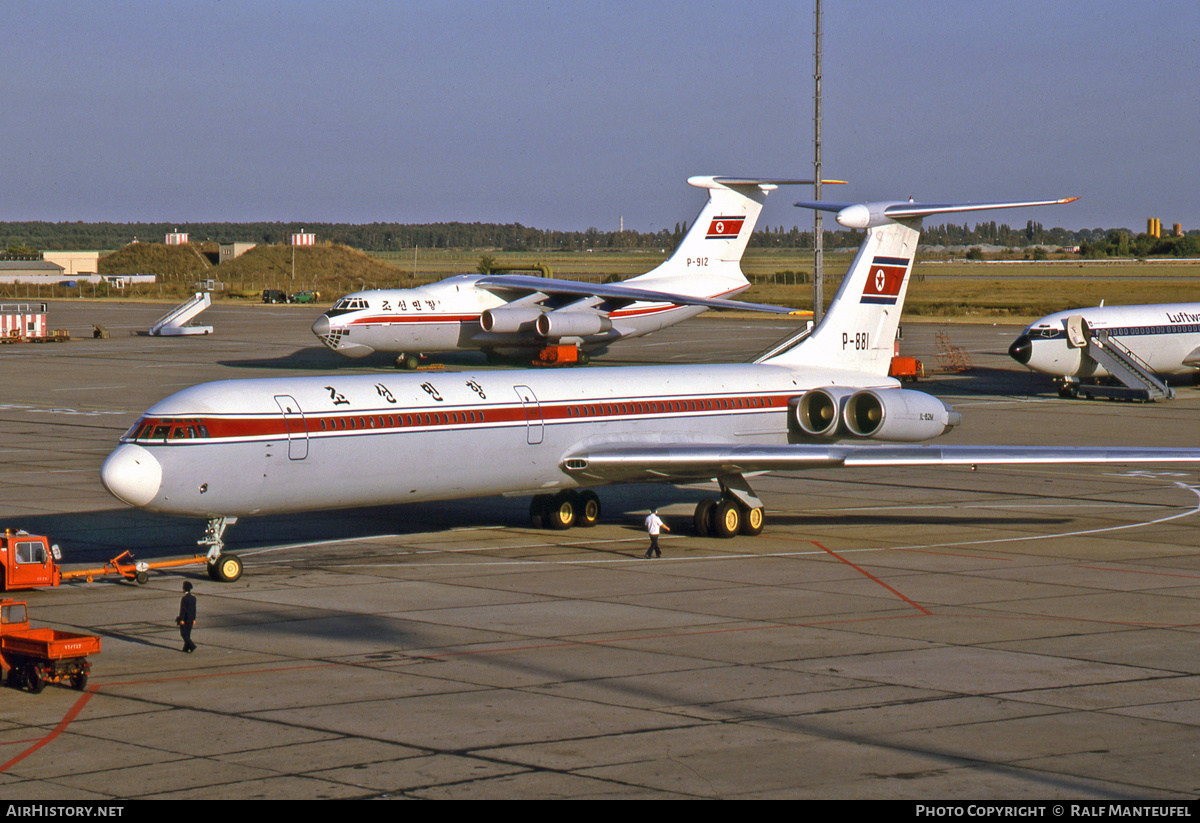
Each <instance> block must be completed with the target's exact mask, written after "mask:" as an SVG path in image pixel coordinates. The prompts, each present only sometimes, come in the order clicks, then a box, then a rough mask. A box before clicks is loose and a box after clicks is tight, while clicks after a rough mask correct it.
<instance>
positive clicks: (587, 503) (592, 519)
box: [579, 489, 600, 529]
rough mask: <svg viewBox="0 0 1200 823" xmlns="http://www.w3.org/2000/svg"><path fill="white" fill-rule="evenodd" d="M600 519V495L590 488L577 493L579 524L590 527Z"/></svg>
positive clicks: (586, 527)
mask: <svg viewBox="0 0 1200 823" xmlns="http://www.w3.org/2000/svg"><path fill="white" fill-rule="evenodd" d="M599 521H600V496H599V495H597V494H596V493H595V492H594V491H592V490H591V489H588V490H587V491H584V492H581V493H580V494H579V525H580V526H582V527H583V528H585V529H590V528H591V527H592V526H594V525H596V523H598V522H599Z"/></svg>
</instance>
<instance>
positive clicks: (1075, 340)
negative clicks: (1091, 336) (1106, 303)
mask: <svg viewBox="0 0 1200 823" xmlns="http://www.w3.org/2000/svg"><path fill="white" fill-rule="evenodd" d="M1087 344H1088V324H1087V321H1086V320H1084V319H1083V317H1082V316H1081V315H1078V314H1072V315H1071V316H1070V317H1068V318H1067V345H1068V346H1070V347H1071V348H1073V349H1086V348H1087Z"/></svg>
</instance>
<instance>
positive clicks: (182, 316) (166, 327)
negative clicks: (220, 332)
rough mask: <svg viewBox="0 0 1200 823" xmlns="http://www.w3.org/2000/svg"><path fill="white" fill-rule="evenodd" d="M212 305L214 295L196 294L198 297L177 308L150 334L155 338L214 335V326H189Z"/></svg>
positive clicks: (159, 322) (164, 317)
mask: <svg viewBox="0 0 1200 823" xmlns="http://www.w3.org/2000/svg"><path fill="white" fill-rule="evenodd" d="M211 305H212V295H210V294H209V293H208V292H196V296H195V297H193V298H192V299H190V300H188V301H187V302H186V303H183V304H182V305H179V306H176V307H175V308H174V309H172V310H171V311H170V312H168V313H167V314H166V315H164V316H163V317H162V318H161V319H160V320H159V321H158V322H157V323H155V324H154V325H153V326H151V327H150V334H152V335H154V336H155V337H159V336H162V337H169V336H174V335H179V334H212V330H213V327H212V326H189V325H187V323H189V322H190V321H191V320H192V319H193V318H195V317H196V315H198V314H199V313H200V312H202V311H204V310H205V309H207V308H208V307H209V306H211Z"/></svg>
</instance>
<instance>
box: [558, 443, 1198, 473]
mask: <svg viewBox="0 0 1200 823" xmlns="http://www.w3.org/2000/svg"><path fill="white" fill-rule="evenodd" d="M1082 463H1200V449H1186V448H1180V449H1175V448H1139V447H1130V446H1125V447H1113V448H1092V447H1075V448H1072V447H1053V446H1052V447H1041V446H918V445H899V446H897V445H865V444H863V445H858V444H842V443H838V444H829V445H822V444H811V445H810V444H795V445H781V446H739V445H734V444H706V443H678V444H640V443H611V444H595V445H591V446H588V447H586V448H583V449H579V450H577V451H574V452H571V453H569V454H568V455H566V456H565V457H564V458H563V459H562V461H561V462H560V466H561V468H562V469H563V470H564V471H565V472H566V473H567V474H569V475H572V476H574V477H578V478H580V479H581V480H586V479H592V480H603V481H606V482H650V481H671V482H681V481H689V480H708V479H712V478H716V477H721V476H725V475H731V474H750V473H753V472H766V471H801V470H804V469H825V468H839V467H844V468H854V467H865V466H974V465H980V466H985V465H1004V464H1008V465H1014V464H1025V465H1035V464H1082Z"/></svg>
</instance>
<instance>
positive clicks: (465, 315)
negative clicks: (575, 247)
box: [312, 177, 842, 369]
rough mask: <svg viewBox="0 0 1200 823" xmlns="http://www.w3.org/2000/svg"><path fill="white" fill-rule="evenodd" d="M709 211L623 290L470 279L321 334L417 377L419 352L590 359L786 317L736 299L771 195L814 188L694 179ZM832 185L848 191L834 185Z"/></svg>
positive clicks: (357, 299)
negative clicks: (694, 329) (387, 358)
mask: <svg viewBox="0 0 1200 823" xmlns="http://www.w3.org/2000/svg"><path fill="white" fill-rule="evenodd" d="M688 182H689V183H691V184H692V185H693V186H696V187H698V188H702V189H707V190H708V202H707V203H706V204H705V205H704V208H703V209H701V211H700V215H699V216H698V217H697V218H696V220H695V222H693V223H692V227H691V229H689V230H688V232H687V234H686V235H685V236H684V238H683V240H682V241H681V242H680V244H679V248H677V249H676V250H675V252H674V253H673V254H672V255H671V257H670V258H669V259H667V260H666V261H665V262H663V263H662V264H661V265H659V266H657V267H656V268H654V269H652V270H651V271H649V272H646V273H645V274H642V275H639V276H637V277H632V278H630V279H629V280H625V281H623V282H621V283H606V284H601V283H583V282H578V281H574V280H556V279H553V278H549V277H534V276H531V275H523V274H495V275H478V274H462V275H457V276H455V277H449V278H447V279H445V280H441V281H439V282H437V283H432V284H430V285H428V286H418V287H416V288H412V289H383V290H374V291H362V292H356V293H355V294H348V295H346V296H345V297H343V298H342V299H341V300H339V301H337V303H335V304H334V306H333V308H331V309H330V310H329V311H327V312H325V314H323V315H321V316H320V317H318V318H317V320H316V322H315V323H313V326H312V331H313V334H315V335H316V336H317V337H318V338H319V339H320V340H321V342H322V343H324V344H325V345H326V346H328V347H329V348H331V349H333V350H334V351H336V352H337V353H338V354H343V355H345V356H347V357H365V356H366V355H368V354H371V353H372V352H388V353H390V354H393V355H395V357H396V365H398V366H401V367H403V368H407V369H414V368H416V367H417V365H418V363H419V356H420V355H421V354H429V353H436V352H453V351H463V350H472V351H480V350H482V351H484V352H487V353H488V354H491V355H501V356H507V357H517V356H528V357H532V356H533V355H535V354H537V353H538V352H539V351H541V350H543V349H545V348H546V347H547V346H550V345H566V346H570V347H574V348H573V353H574V354H576V357H577V359H579V360H583V361H585V362H586V360H587V358H588V356H589V355H591V354H596V353H599V352H602V351H603V350H604V349H605V348H606V347H607V346H609V345H611V344H612V343H614V342H616V341H617V340H620V339H622V338H625V337H641V336H642V335H645V334H650V333H651V332H655V331H658V330H659V329H663V328H666V327H667V326H673V325H675V324H676V323H678V322H680V321H682V320H687V319H688V318H690V317H695V316H696V315H698V314H700V313H701V312H702V311H704V310H705V309H709V308H730V309H750V310H754V311H768V312H778V313H787V312H788V311H789V309H786V308H782V307H779V306H763V305H760V304H757V303H743V302H741V301H737V300H730V299H729V298H730V297H732V296H733V295H735V294H739V293H741V292H743V291H745V290H746V289H748V288H749V287H750V282H749V281H748V280H746V277H745V275H744V274H742V267H741V260H742V254H743V252H745V250H746V243H747V242H749V240H750V235H751V234H752V233H753V231H754V225H755V223H757V222H758V215H759V213H760V212H761V211H762V207H763V201H764V200H765V199H766V197H767V194H768V193H769V192H771V191H773V190H774V189H776V188H778V187H779V186H783V185H800V184H804V185H808V184H811V183H812V181H811V180H761V179H750V178H744V177H693V178H691V179H690V180H688ZM822 182H825V183H840V182H842V181H838V180H825V181H822Z"/></svg>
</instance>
